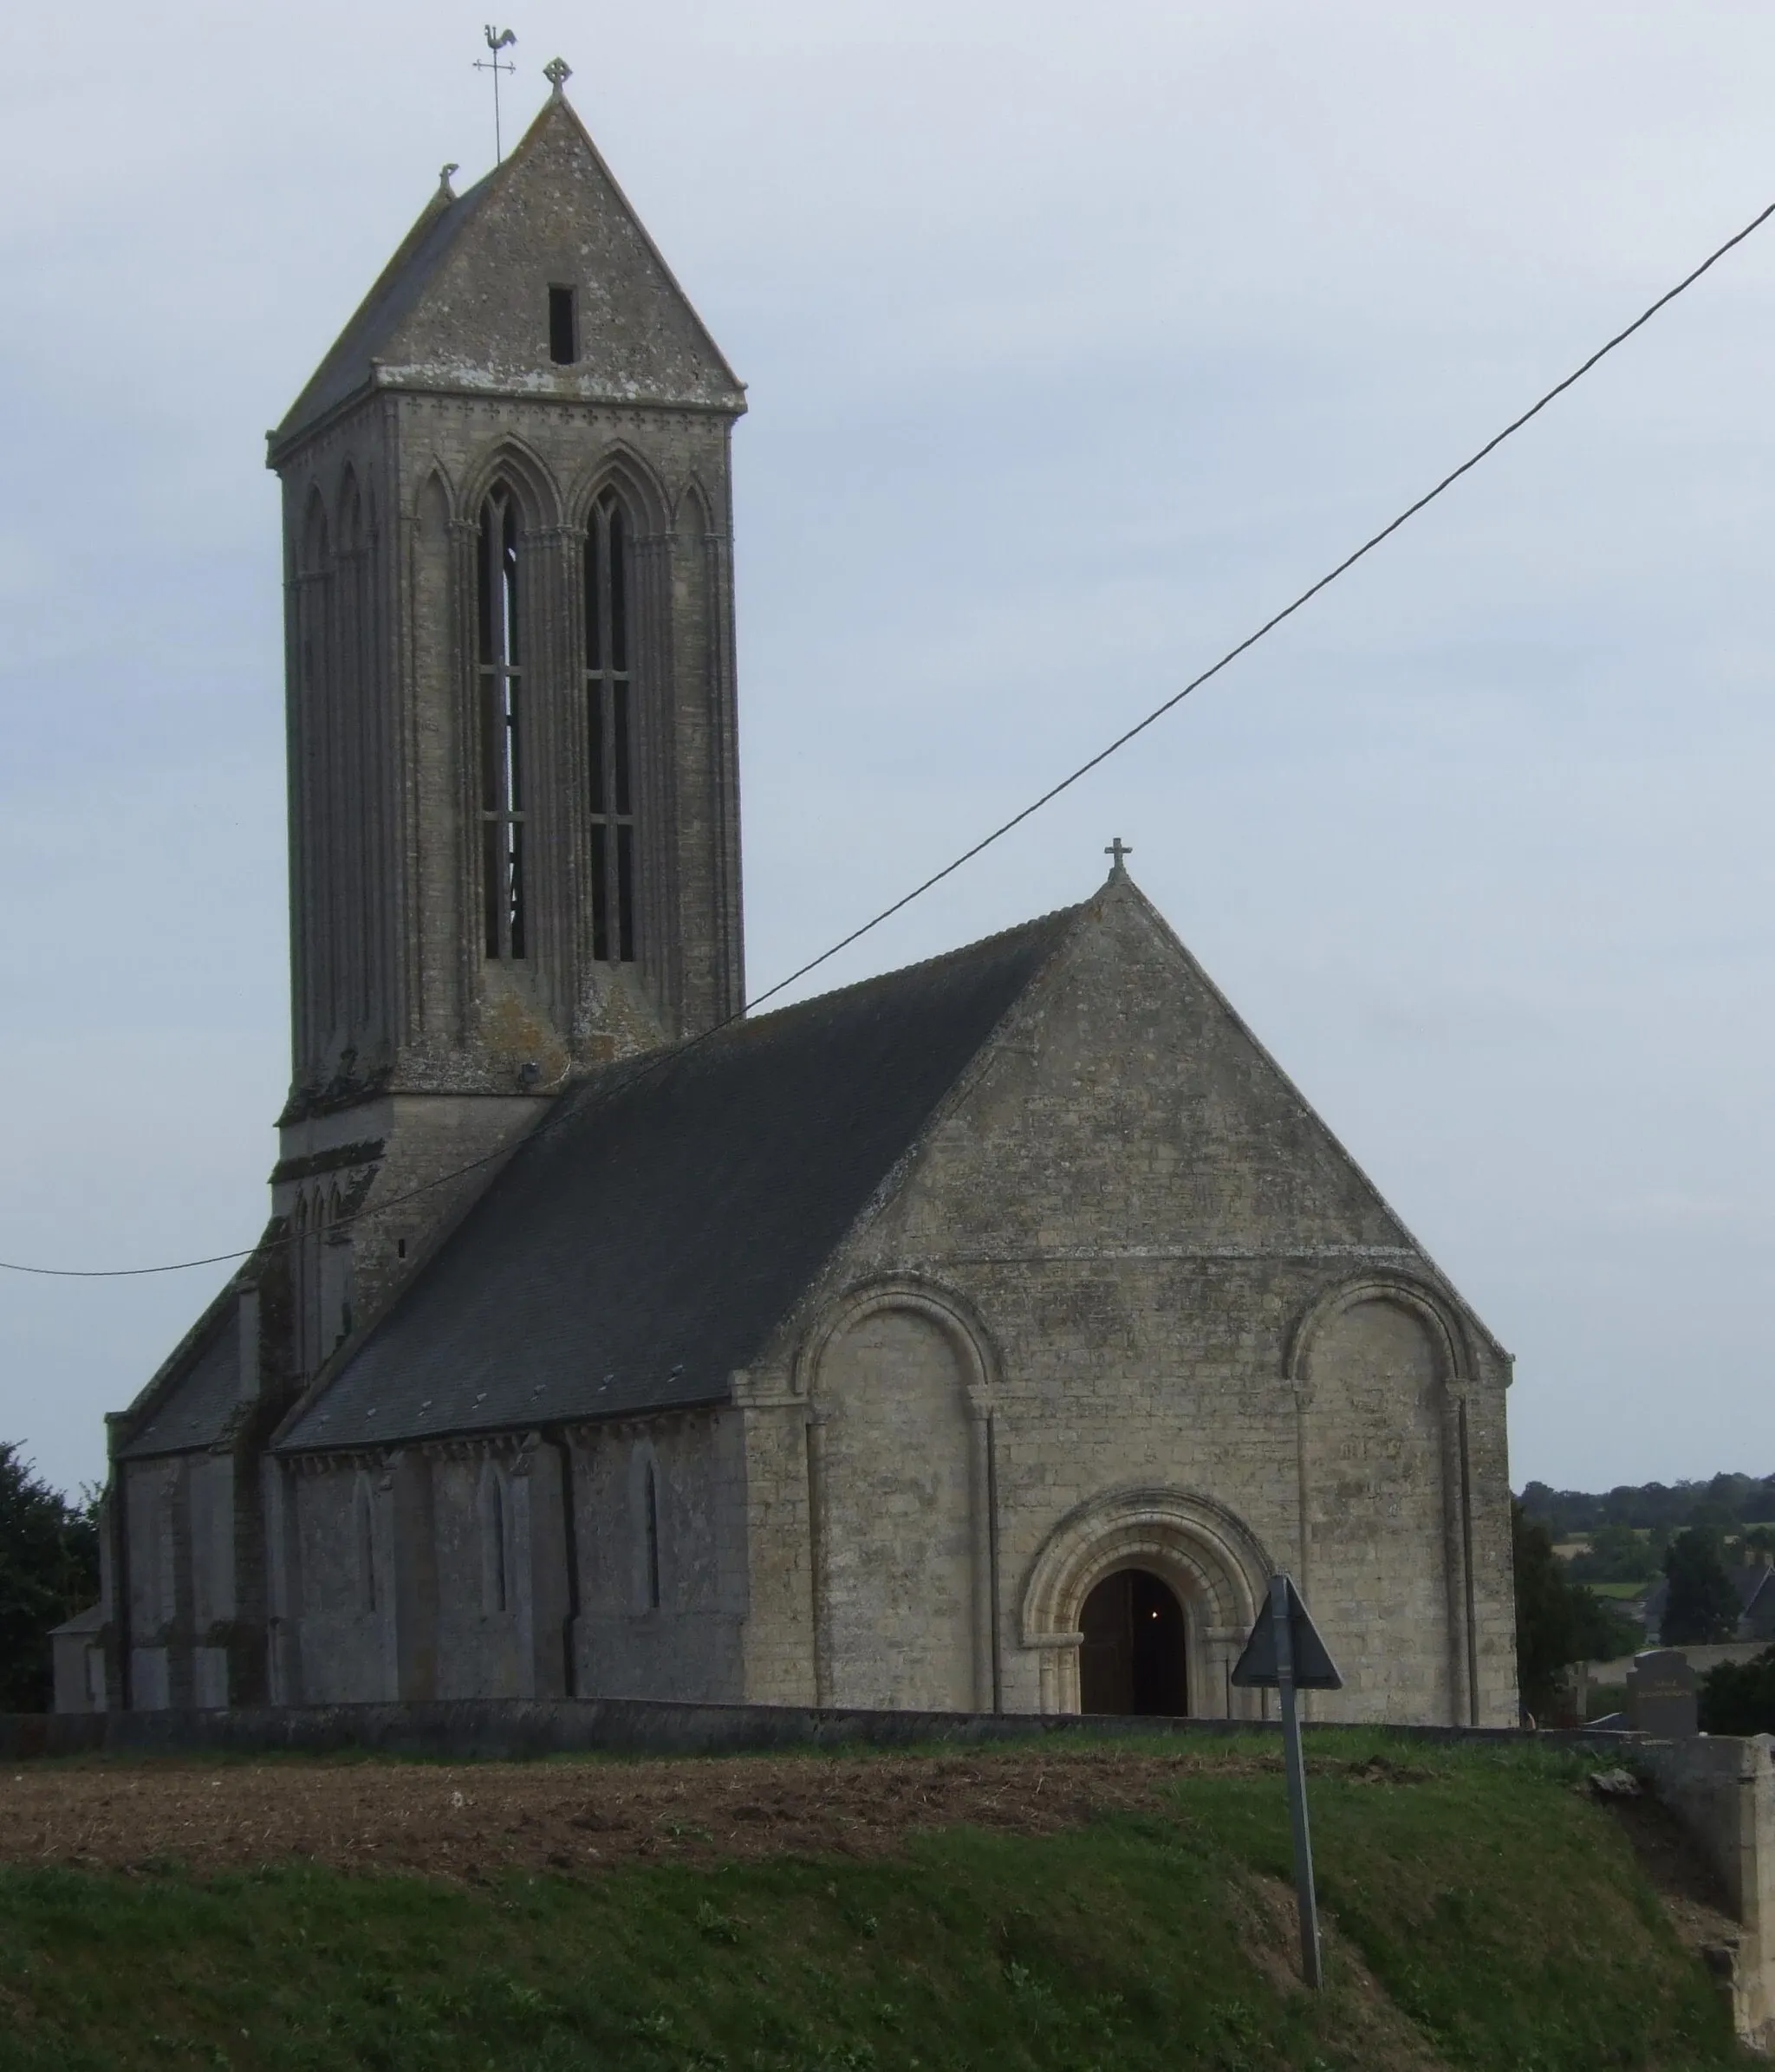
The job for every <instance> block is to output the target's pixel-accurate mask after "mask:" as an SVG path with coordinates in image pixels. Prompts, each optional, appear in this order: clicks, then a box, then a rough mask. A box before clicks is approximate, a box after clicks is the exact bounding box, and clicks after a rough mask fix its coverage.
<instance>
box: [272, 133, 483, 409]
mask: <svg viewBox="0 0 1775 2072" xmlns="http://www.w3.org/2000/svg"><path fill="white" fill-rule="evenodd" d="M506 163H507V164H510V160H509V159H508V160H507V161H506ZM503 170H504V168H503V167H502V166H495V167H494V168H493V170H492V172H490V173H488V174H487V175H486V176H485V177H484V179H478V180H477V181H476V182H475V184H474V185H473V186H472V187H471V188H470V189H469V191H468V192H467V193H466V194H451V193H449V192H447V191H446V190H445V189H442V188H440V189H439V192H437V193H436V194H434V195H433V196H432V198H431V200H430V201H429V202H427V203H426V206H425V208H424V209H423V210H422V211H420V213H419V218H418V220H417V221H416V222H415V223H414V224H413V228H412V229H411V230H410V231H408V232H407V234H406V237H404V238H403V239H402V240H401V242H400V245H399V246H398V247H397V249H396V250H395V253H394V257H393V258H392V259H391V260H390V261H389V262H388V263H387V266H385V267H384V268H383V269H382V271H381V273H380V276H378V278H377V281H376V284H375V286H374V288H372V289H371V290H370V292H369V293H368V294H367V296H365V297H364V299H363V301H362V302H360V303H359V304H358V307H357V309H356V311H355V312H354V315H353V316H352V318H351V320H350V322H348V324H347V325H346V327H345V328H344V329H343V330H342V331H341V333H340V334H339V335H338V337H337V338H336V339H335V340H334V341H333V345H332V347H331V349H330V350H329V351H328V354H327V356H326V358H325V359H324V360H322V362H321V364H320V366H319V367H316V368H315V371H314V373H312V374H311V375H310V376H309V383H308V386H307V387H306V388H304V389H303V390H302V393H301V394H300V395H299V396H298V397H297V398H296V400H295V402H294V403H292V404H291V405H290V406H289V412H288V414H287V415H286V416H285V418H284V419H283V423H282V424H281V425H279V426H278V427H277V429H276V432H273V433H272V435H271V443H272V445H274V446H277V445H282V444H283V441H284V440H285V439H288V438H293V437H294V435H295V434H296V432H300V431H301V430H302V428H303V426H304V425H311V424H313V423H314V422H315V420H316V419H320V418H322V417H324V416H325V415H326V414H327V412H328V411H329V410H331V409H333V408H334V407H335V406H336V405H338V404H340V403H342V402H344V401H345V400H346V399H347V398H348V397H349V396H354V395H355V394H356V393H357V392H358V391H359V389H361V388H367V386H369V382H370V376H371V372H372V370H371V366H370V363H371V361H372V360H376V359H379V358H380V356H381V353H382V349H383V347H385V346H386V345H387V342H388V341H389V340H390V339H391V338H392V337H393V335H394V334H395V332H396V331H397V330H398V329H399V328H400V325H401V324H402V323H404V322H406V319H407V317H409V316H410V315H412V314H413V310H414V309H417V308H418V307H419V299H420V297H421V296H423V295H424V294H425V292H426V289H427V288H429V287H430V286H431V284H432V282H433V281H434V280H435V279H436V278H437V276H438V275H439V271H440V270H442V268H443V265H444V262H445V260H446V259H447V258H448V257H450V254H451V252H452V250H453V249H454V247H455V244H456V241H457V239H458V237H460V236H461V235H462V233H463V231H465V229H467V227H468V225H469V224H470V223H471V221H472V220H473V218H474V217H475V216H476V215H477V214H478V211H479V210H480V208H481V205H482V204H483V203H484V201H485V200H486V198H487V197H488V196H489V195H490V194H491V192H492V191H493V184H494V182H495V181H496V180H497V178H498V177H499V174H500V172H502V171H503Z"/></svg>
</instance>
